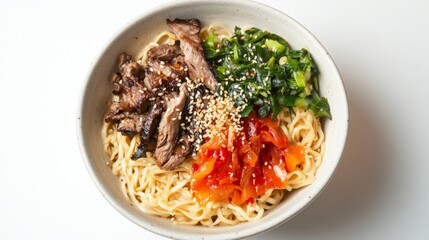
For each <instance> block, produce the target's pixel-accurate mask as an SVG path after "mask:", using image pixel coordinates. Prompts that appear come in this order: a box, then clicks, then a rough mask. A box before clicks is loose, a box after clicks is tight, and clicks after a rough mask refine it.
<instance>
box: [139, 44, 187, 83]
mask: <svg viewBox="0 0 429 240" xmlns="http://www.w3.org/2000/svg"><path fill="white" fill-rule="evenodd" d="M167 57H169V58H167ZM146 65H147V69H146V77H145V79H144V84H145V86H146V87H147V88H148V89H149V90H151V91H153V90H154V89H159V88H161V87H165V88H168V89H169V90H168V91H177V90H178V87H177V83H179V82H182V81H184V79H185V77H186V76H187V73H186V71H185V70H186V65H185V59H184V56H183V55H182V51H181V50H180V48H179V45H178V44H175V45H168V44H162V45H159V46H157V47H153V48H151V49H150V50H149V52H148V58H147V60H146Z"/></svg>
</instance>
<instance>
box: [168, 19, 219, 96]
mask: <svg viewBox="0 0 429 240" xmlns="http://www.w3.org/2000/svg"><path fill="white" fill-rule="evenodd" d="M167 24H168V26H169V27H170V28H171V29H172V30H173V32H174V34H175V35H176V36H177V37H178V39H179V40H180V48H181V49H182V52H183V54H184V55H185V63H186V65H187V66H188V69H189V76H190V77H191V79H192V80H194V81H203V83H204V85H206V86H207V87H208V88H209V89H210V90H212V91H215V90H216V87H217V80H216V78H215V76H214V75H213V73H212V72H211V70H210V67H209V64H208V63H207V61H206V59H205V56H204V49H203V46H202V43H203V42H202V40H201V39H200V37H199V36H198V34H199V32H200V30H201V23H200V21H199V20H198V19H196V18H192V19H187V20H183V19H175V20H174V21H171V20H169V19H167Z"/></svg>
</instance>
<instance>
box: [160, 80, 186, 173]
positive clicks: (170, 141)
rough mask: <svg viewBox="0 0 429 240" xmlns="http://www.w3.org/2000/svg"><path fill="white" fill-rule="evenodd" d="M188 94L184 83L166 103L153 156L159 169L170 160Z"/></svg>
mask: <svg viewBox="0 0 429 240" xmlns="http://www.w3.org/2000/svg"><path fill="white" fill-rule="evenodd" d="M188 94H189V93H188V89H187V85H186V83H184V84H182V85H181V86H180V90H179V94H174V95H175V96H173V97H172V98H170V100H169V101H168V102H167V106H166V107H167V109H166V110H165V112H164V113H163V114H162V116H161V122H160V123H159V127H158V136H157V142H156V149H155V154H154V156H155V158H156V162H157V164H158V166H159V167H161V168H164V164H165V163H167V162H168V161H169V160H171V159H170V157H171V155H172V154H173V151H174V148H175V146H176V143H177V139H178V135H179V132H180V129H181V128H180V123H181V119H182V111H183V109H184V108H185V105H186V100H187V98H188ZM171 165H175V164H171Z"/></svg>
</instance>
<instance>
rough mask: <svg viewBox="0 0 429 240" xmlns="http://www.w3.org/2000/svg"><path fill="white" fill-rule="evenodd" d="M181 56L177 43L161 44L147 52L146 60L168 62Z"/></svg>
mask: <svg viewBox="0 0 429 240" xmlns="http://www.w3.org/2000/svg"><path fill="white" fill-rule="evenodd" d="M181 54H182V51H181V50H180V46H179V44H178V42H176V44H174V45H170V44H161V45H158V46H156V47H153V48H151V49H149V51H148V52H147V57H148V59H159V60H161V61H170V60H171V59H173V58H175V57H177V56H179V55H181Z"/></svg>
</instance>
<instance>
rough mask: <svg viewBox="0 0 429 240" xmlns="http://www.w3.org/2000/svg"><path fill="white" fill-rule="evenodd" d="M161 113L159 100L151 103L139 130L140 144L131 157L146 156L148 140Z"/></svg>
mask: <svg viewBox="0 0 429 240" xmlns="http://www.w3.org/2000/svg"><path fill="white" fill-rule="evenodd" d="M161 113H162V105H161V104H160V103H159V102H156V103H155V104H154V105H152V108H151V109H150V110H149V113H148V114H147V115H146V118H145V120H144V122H143V126H142V130H141V132H140V144H139V146H138V147H137V149H136V151H135V152H134V154H133V156H132V159H134V160H135V159H138V158H140V157H145V156H146V151H147V147H148V145H149V140H150V138H151V137H152V135H153V133H154V132H155V128H156V126H158V123H159V118H160V117H161Z"/></svg>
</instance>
